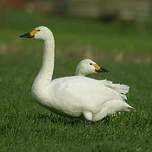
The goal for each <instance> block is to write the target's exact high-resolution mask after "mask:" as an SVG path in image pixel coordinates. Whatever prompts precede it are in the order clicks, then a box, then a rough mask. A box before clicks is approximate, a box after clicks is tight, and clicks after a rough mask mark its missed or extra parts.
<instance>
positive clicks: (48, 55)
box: [39, 35, 55, 81]
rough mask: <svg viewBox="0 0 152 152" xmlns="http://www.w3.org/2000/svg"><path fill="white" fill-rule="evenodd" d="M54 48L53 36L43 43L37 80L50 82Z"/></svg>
mask: <svg viewBox="0 0 152 152" xmlns="http://www.w3.org/2000/svg"><path fill="white" fill-rule="evenodd" d="M54 48H55V42H54V37H53V35H52V36H51V37H50V39H47V40H45V41H44V54H43V62H42V67H41V70H40V73H39V78H41V79H45V80H48V81H50V80H52V76H53V70H54Z"/></svg>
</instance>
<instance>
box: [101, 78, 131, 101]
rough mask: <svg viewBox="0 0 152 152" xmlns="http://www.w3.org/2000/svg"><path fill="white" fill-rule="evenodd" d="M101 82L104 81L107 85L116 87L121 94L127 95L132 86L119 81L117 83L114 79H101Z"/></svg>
mask: <svg viewBox="0 0 152 152" xmlns="http://www.w3.org/2000/svg"><path fill="white" fill-rule="evenodd" d="M101 82H103V83H104V84H105V85H106V86H107V87H110V88H112V89H114V90H115V91H117V92H118V93H121V94H124V95H125V94H127V93H128V92H129V88H130V87H129V86H128V85H125V84H118V83H116V84H115V83H113V82H112V81H108V80H101ZM126 98H127V97H126Z"/></svg>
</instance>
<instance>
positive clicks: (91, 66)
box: [75, 59, 129, 100]
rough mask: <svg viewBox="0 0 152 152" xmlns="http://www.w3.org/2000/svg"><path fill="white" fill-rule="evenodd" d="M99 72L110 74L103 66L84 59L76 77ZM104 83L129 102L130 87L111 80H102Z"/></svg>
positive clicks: (77, 69) (79, 65)
mask: <svg viewBox="0 0 152 152" xmlns="http://www.w3.org/2000/svg"><path fill="white" fill-rule="evenodd" d="M98 72H108V70H106V69H104V68H103V67H102V66H99V65H98V64H97V63H95V62H94V61H92V60H91V59H83V60H81V61H80V62H79V63H78V65H77V67H76V72H75V75H78V76H86V75H88V74H92V73H98ZM100 81H101V82H103V83H104V84H105V85H106V86H107V87H110V88H112V89H114V90H115V91H117V92H118V93H120V95H121V96H122V97H123V98H124V99H125V100H127V96H126V94H127V93H128V92H129V86H128V85H124V84H114V83H113V82H112V81H109V80H100Z"/></svg>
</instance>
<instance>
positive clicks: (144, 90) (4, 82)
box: [0, 12, 152, 152]
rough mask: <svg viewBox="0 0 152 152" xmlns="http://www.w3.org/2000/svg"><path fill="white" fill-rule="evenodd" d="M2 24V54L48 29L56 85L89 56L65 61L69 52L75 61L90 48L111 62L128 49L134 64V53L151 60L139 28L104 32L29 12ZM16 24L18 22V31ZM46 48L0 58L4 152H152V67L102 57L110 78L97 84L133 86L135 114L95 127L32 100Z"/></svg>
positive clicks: (0, 144)
mask: <svg viewBox="0 0 152 152" xmlns="http://www.w3.org/2000/svg"><path fill="white" fill-rule="evenodd" d="M1 16H5V18H4V21H3V23H1V24H0V27H1V28H0V32H1V35H0V46H1V45H2V44H3V43H5V44H7V45H9V44H14V43H15V42H14V39H17V35H20V34H22V32H26V31H27V30H30V29H31V28H32V27H34V26H35V25H38V24H42V23H44V24H45V25H49V27H52V28H53V31H54V32H55V37H56V39H57V40H56V41H57V50H56V52H57V55H56V64H55V71H54V72H55V73H54V78H56V77H62V76H67V75H73V74H74V69H75V67H76V65H77V63H78V61H79V60H80V59H82V57H81V55H82V56H83V52H82V51H80V53H81V54H79V56H73V55H71V56H70V55H67V54H66V50H69V52H70V49H72V48H75V47H76V48H75V49H72V50H71V52H72V53H74V52H75V50H76V49H77V48H78V49H81V48H83V46H87V45H90V46H91V48H95V49H97V50H98V51H97V53H99V54H100V49H102V51H106V52H109V55H110V54H111V53H112V52H113V53H120V52H121V49H123V51H124V52H125V53H129V54H130V55H131V56H133V55H134V53H135V54H137V55H138V54H141V57H142V55H144V54H145V53H147V52H148V54H149V55H151V52H150V50H151V47H152V43H150V42H151V40H150V39H151V31H150V30H149V31H148V30H147V29H146V30H145V31H142V32H141V33H140V32H139V31H138V30H137V29H136V27H135V26H128V25H124V26H123V25H121V24H113V25H110V24H109V25H106V24H102V23H100V22H99V21H93V20H88V19H87V20H81V19H72V18H66V19H63V18H60V17H53V16H52V17H50V16H47V15H42V14H34V13H33V14H26V13H25V12H20V13H18V12H14V13H12V14H11V15H10V13H6V14H3V15H1ZM26 17H27V18H26ZM14 18H15V19H17V20H19V21H20V22H18V23H17V22H16V20H15V19H14ZM32 19H33V22H32V21H31V20H32ZM147 31H148V32H147ZM139 33H140V34H141V35H140V34H139ZM139 35H140V36H139ZM116 36H118V37H116ZM130 43H131V44H130ZM41 44H42V43H39V42H34V41H21V40H17V43H15V46H16V48H15V49H17V52H15V53H8V52H5V53H4V54H3V55H0V66H1V68H0V151H2V152H26V151H27V152H29V151H30V152H39V151H40V152H42V151H43V152H47V151H52V152H54V151H57V152H67V151H72V152H77V151H87V152H98V151H99V152H101V151H102V152H122V151H123V152H140V151H141V152H143V151H144V152H151V151H152V144H151V141H152V117H151V107H152V102H151V101H152V94H151V90H152V86H151V77H152V70H151V67H152V63H143V62H141V63H138V64H135V63H134V62H123V61H122V62H121V63H118V62H115V61H113V60H111V59H110V58H109V57H106V59H107V60H103V62H102V61H101V60H100V61H99V58H100V57H99V58H98V61H99V62H100V63H101V64H103V65H104V66H105V67H106V68H108V69H109V70H110V73H109V74H103V75H91V77H94V78H97V79H104V78H107V79H109V80H112V81H114V82H120V83H126V84H128V85H129V86H130V87H131V90H130V93H129V95H128V102H129V104H130V105H132V106H133V107H135V108H136V112H132V113H121V114H120V115H117V116H115V117H107V118H106V119H105V120H103V121H99V122H96V123H90V122H87V121H85V120H83V119H75V118H68V117H64V116H60V115H57V114H55V113H52V112H51V111H49V110H48V109H45V108H44V107H41V106H40V105H39V104H37V101H35V100H34V99H33V98H32V97H31V92H30V91H31V85H32V82H33V80H34V78H35V76H36V74H37V72H38V70H39V67H40V62H41V52H40V51H39V50H41V47H40V45H41ZM8 48H10V49H12V47H8ZM8 50H9V49H8ZM115 50H116V51H115ZM62 51H63V52H62ZM138 51H140V53H138ZM10 52H11V51H10ZM92 53H94V52H93V51H92ZM74 55H75V54H74ZM80 57H81V58H80ZM133 58H136V56H133Z"/></svg>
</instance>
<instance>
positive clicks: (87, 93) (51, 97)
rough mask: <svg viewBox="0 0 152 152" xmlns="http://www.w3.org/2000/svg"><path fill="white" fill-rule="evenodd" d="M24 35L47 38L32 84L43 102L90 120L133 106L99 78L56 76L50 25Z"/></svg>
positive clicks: (48, 105)
mask: <svg viewBox="0 0 152 152" xmlns="http://www.w3.org/2000/svg"><path fill="white" fill-rule="evenodd" d="M20 37H22V38H34V39H41V40H43V41H44V55H43V63H42V67H41V69H40V72H39V74H38V75H37V77H36V79H35V81H34V83H33V86H32V94H33V95H34V97H35V98H36V99H37V100H38V101H39V103H41V104H42V105H44V106H47V107H49V108H51V109H55V110H57V111H59V112H63V113H66V114H68V115H71V116H74V117H79V116H81V115H83V116H84V117H85V118H86V119H87V120H90V121H98V120H101V119H103V118H104V117H106V116H107V115H110V114H113V113H115V112H117V111H129V110H130V109H132V108H133V107H131V106H130V105H128V104H127V103H126V102H125V101H124V100H123V98H122V97H121V96H120V94H119V93H118V92H117V91H115V90H113V89H111V88H109V87H106V86H105V85H104V84H103V83H101V81H99V80H95V79H91V78H87V77H82V76H71V77H63V78H58V79H54V80H52V75H53V69H54V48H55V42H54V37H53V34H52V32H51V31H50V30H49V29H48V28H47V27H45V26H40V27H37V28H35V29H34V30H32V31H31V32H30V33H26V34H24V35H21V36H20Z"/></svg>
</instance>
